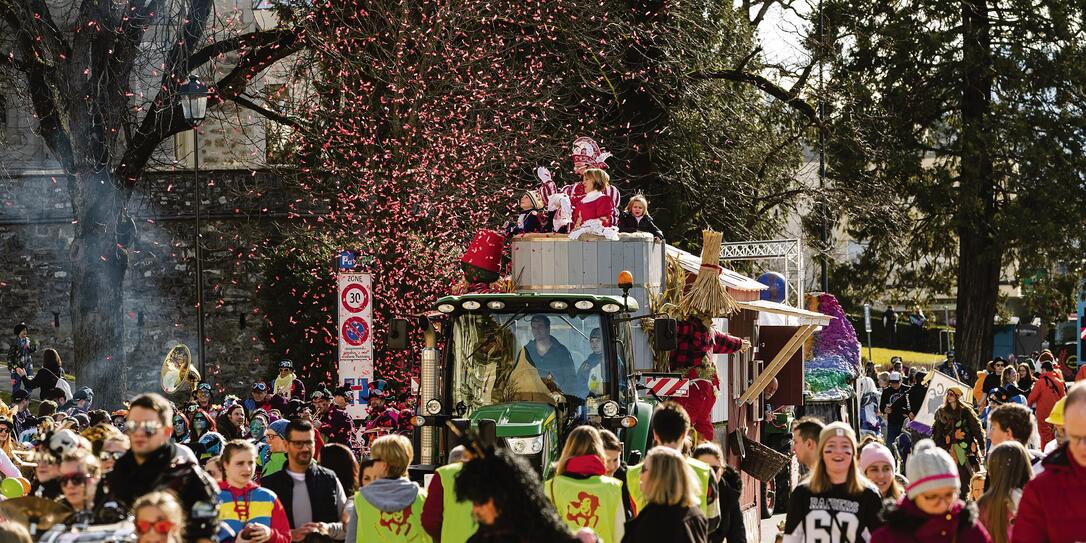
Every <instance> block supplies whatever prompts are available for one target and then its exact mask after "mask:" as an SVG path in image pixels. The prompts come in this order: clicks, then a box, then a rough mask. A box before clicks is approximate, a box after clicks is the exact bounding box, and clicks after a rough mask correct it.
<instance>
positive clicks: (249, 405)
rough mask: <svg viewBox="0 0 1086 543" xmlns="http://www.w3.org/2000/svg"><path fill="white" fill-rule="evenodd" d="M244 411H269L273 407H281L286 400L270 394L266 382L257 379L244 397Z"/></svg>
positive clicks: (285, 404) (284, 405)
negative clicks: (246, 396) (247, 395)
mask: <svg viewBox="0 0 1086 543" xmlns="http://www.w3.org/2000/svg"><path fill="white" fill-rule="evenodd" d="M243 405H245V411H247V412H249V413H256V412H257V411H264V412H265V413H269V412H271V410H273V409H283V408H284V407H286V406H287V401H286V400H285V399H284V398H283V397H282V396H279V395H277V394H272V393H271V390H269V388H268V385H267V383H265V382H263V381H257V382H255V383H253V386H252V387H250V389H249V397H248V398H245V402H244V403H243Z"/></svg>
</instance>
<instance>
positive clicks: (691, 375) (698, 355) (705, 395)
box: [671, 230, 750, 440]
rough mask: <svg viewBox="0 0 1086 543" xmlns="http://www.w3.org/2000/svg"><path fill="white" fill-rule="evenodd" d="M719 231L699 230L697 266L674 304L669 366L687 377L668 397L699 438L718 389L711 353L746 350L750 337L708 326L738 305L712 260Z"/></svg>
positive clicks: (709, 426) (709, 428)
mask: <svg viewBox="0 0 1086 543" xmlns="http://www.w3.org/2000/svg"><path fill="white" fill-rule="evenodd" d="M721 237H722V235H721V234H720V232H713V231H711V230H705V231H704V232H702V240H703V245H702V250H701V262H702V264H701V268H700V269H699V270H698V275H697V278H696V279H695V280H694V283H693V284H692V285H690V286H689V288H688V289H687V291H686V292H685V294H683V297H682V301H681V302H680V303H679V307H678V321H679V322H678V323H677V326H676V334H675V336H676V340H677V344H678V347H677V348H676V349H675V351H674V353H673V356H672V358H671V371H674V372H679V373H682V374H683V377H685V378H686V379H690V380H691V383H690V388H689V393H688V394H687V396H686V397H685V398H673V400H674V401H675V402H676V403H678V404H679V405H681V406H683V408H684V409H686V412H687V414H689V415H690V422H691V425H692V426H693V427H694V430H696V431H697V433H698V438H699V439H709V440H711V439H713V420H712V411H713V404H714V403H716V396H717V395H718V394H719V393H720V378H719V377H718V376H717V372H716V364H715V363H714V362H713V357H712V356H711V355H714V354H733V353H737V352H742V351H746V350H747V349H749V348H750V342H749V341H747V340H745V339H742V338H738V337H736V336H733V335H730V334H726V333H724V332H721V331H719V330H714V329H713V319H714V318H717V317H723V316H726V315H730V314H732V313H734V312H736V311H738V309H739V306H738V305H737V304H736V303H735V300H734V299H732V297H731V296H729V295H728V292H727V290H726V289H725V288H724V285H722V284H721V283H720V273H721V271H722V270H723V268H721V267H720V266H719V265H718V264H716V263H715V262H716V261H717V258H718V255H720V242H721Z"/></svg>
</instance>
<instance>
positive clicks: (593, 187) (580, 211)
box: [569, 168, 618, 240]
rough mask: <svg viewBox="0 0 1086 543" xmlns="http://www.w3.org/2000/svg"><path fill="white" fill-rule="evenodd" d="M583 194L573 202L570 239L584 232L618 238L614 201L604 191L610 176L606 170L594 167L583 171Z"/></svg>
mask: <svg viewBox="0 0 1086 543" xmlns="http://www.w3.org/2000/svg"><path fill="white" fill-rule="evenodd" d="M583 175H584V178H583V181H582V183H583V185H584V196H582V197H581V198H579V199H577V200H575V201H574V202H573V230H572V231H571V232H570V233H569V237H570V238H571V239H577V238H579V237H580V236H582V235H584V234H595V235H597V236H603V237H605V238H607V239H612V240H614V239H618V228H616V227H615V226H614V225H613V224H612V222H613V220H614V213H615V203H614V202H613V201H612V200H611V198H609V197H608V196H607V195H606V194H605V193H606V191H607V186H608V184H610V182H611V178H610V177H609V176H608V175H607V172H605V171H603V170H599V169H595V168H589V169H587V170H585V171H584V174H583Z"/></svg>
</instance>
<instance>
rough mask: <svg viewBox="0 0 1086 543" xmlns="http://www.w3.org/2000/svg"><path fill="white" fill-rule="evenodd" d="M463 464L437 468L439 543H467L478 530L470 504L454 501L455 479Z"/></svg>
mask: <svg viewBox="0 0 1086 543" xmlns="http://www.w3.org/2000/svg"><path fill="white" fill-rule="evenodd" d="M463 467H464V464H462V463H460V462H457V463H455V464H449V465H447V466H441V467H440V468H437V474H438V476H440V477H441V491H442V493H443V494H444V495H443V496H442V505H441V517H442V518H441V543H467V540H468V539H471V536H473V535H475V532H476V531H477V530H478V529H479V523H477V522H475V517H473V516H472V515H471V502H469V501H459V500H457V499H456V478H457V477H458V476H459V475H460V469H461V468H463Z"/></svg>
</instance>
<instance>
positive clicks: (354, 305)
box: [339, 283, 370, 313]
mask: <svg viewBox="0 0 1086 543" xmlns="http://www.w3.org/2000/svg"><path fill="white" fill-rule="evenodd" d="M339 300H340V304H341V305H342V306H343V309H346V310H347V311H349V312H351V313H359V312H361V311H362V310H364V309H366V308H367V307H369V305H370V291H369V289H368V288H366V287H364V286H362V283H351V284H349V285H347V286H346V288H344V289H343V292H342V293H341V294H340V295H339Z"/></svg>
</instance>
